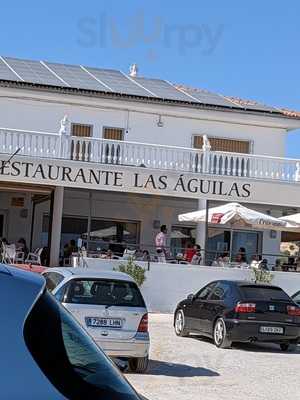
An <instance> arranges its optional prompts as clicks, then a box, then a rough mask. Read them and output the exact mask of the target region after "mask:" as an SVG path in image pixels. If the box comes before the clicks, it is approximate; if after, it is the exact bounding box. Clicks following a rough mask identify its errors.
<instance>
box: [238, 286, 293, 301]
mask: <svg viewBox="0 0 300 400" xmlns="http://www.w3.org/2000/svg"><path fill="white" fill-rule="evenodd" d="M240 289H241V291H242V293H243V296H244V298H245V299H247V300H250V299H252V300H266V301H274V300H286V301H289V300H291V299H290V297H289V296H288V295H287V294H286V293H285V292H284V291H283V290H282V289H280V288H276V287H268V286H241V287H240Z"/></svg>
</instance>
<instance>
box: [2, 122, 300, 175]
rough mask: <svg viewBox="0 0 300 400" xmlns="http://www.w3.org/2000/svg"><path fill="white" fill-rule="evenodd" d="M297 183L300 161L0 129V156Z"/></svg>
mask: <svg viewBox="0 0 300 400" xmlns="http://www.w3.org/2000/svg"><path fill="white" fill-rule="evenodd" d="M18 149H19V152H18V155H23V156H29V157H39V158H45V159H63V160H74V161H81V162H91V163H97V164H113V165H124V166H125V165H126V166H135V167H141V168H142V167H144V168H145V167H146V168H151V169H158V170H172V171H176V172H182V173H184V172H186V173H188V172H189V173H199V174H206V175H218V176H237V177H246V178H250V179H251V178H253V179H261V180H271V181H273V180H276V181H283V182H298V181H299V180H300V160H293V159H287V158H278V157H268V156H259V155H251V154H238V153H225V152H215V151H203V150H198V149H193V148H184V147H173V146H163V145H154V144H146V143H136V142H125V141H114V140H105V139H98V138H86V137H76V136H69V135H60V134H57V133H53V134H51V133H46V132H35V131H23V130H15V129H5V128H0V153H2V154H7V155H12V154H13V153H14V152H15V151H17V150H18Z"/></svg>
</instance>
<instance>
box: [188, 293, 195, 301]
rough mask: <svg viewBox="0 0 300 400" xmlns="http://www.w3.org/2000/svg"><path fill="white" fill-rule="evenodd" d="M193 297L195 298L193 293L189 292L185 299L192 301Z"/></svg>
mask: <svg viewBox="0 0 300 400" xmlns="http://www.w3.org/2000/svg"><path fill="white" fill-rule="evenodd" d="M194 298H195V296H194V294H193V293H191V294H189V295H188V296H187V299H188V300H190V301H193V300H194Z"/></svg>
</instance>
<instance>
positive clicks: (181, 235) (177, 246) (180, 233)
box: [170, 225, 196, 257]
mask: <svg viewBox="0 0 300 400" xmlns="http://www.w3.org/2000/svg"><path fill="white" fill-rule="evenodd" d="M195 238H196V229H195V228H193V227H190V226H189V227H186V226H180V225H179V226H178V225H173V226H172V230H171V235H170V248H171V249H170V250H171V254H172V255H173V256H174V257H175V256H176V255H177V254H178V253H182V254H185V253H186V250H187V248H189V247H192V246H193V245H194V244H195Z"/></svg>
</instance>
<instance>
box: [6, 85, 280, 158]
mask: <svg viewBox="0 0 300 400" xmlns="http://www.w3.org/2000/svg"><path fill="white" fill-rule="evenodd" d="M0 95H1V96H0V127H4V128H5V127H6V128H15V129H24V130H37V131H47V132H58V130H59V127H60V120H61V119H62V117H63V116H64V115H65V114H68V116H69V119H70V120H71V121H72V122H77V123H84V124H92V125H93V126H94V129H93V136H94V137H101V136H102V128H103V127H104V126H112V127H120V128H124V129H125V130H126V133H125V140H128V141H138V142H145V143H155V144H164V145H175V146H184V147H191V145H192V135H195V134H198V135H203V134H205V133H206V134H208V135H209V136H217V137H226V138H237V139H245V140H250V141H252V142H253V152H254V153H256V154H265V155H270V156H284V152H285V133H286V129H285V128H284V127H282V125H283V122H282V121H281V120H280V122H279V119H278V118H277V120H275V119H272V118H270V117H263V116H261V117H258V116H256V117H254V116H249V115H248V114H243V113H233V112H219V113H217V112H214V111H205V110H195V109H191V108H180V107H175V106H173V107H171V106H163V105H160V106H154V105H151V104H142V103H135V102H132V101H131V102H125V101H121V100H119V101H113V100H105V99H95V98H89V97H87V96H71V95H64V94H61V95H57V94H49V93H46V92H44V93H42V92H40V93H39V92H30V91H25V90H17V89H10V90H9V89H4V88H0ZM6 95H7V96H8V95H10V96H11V97H15V98H7V97H6ZM29 98H36V100H32V99H31V100H30V99H29ZM159 114H163V116H162V121H163V123H164V126H163V127H162V128H159V127H158V126H157V121H158V115H159ZM16 116H18V118H16Z"/></svg>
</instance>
